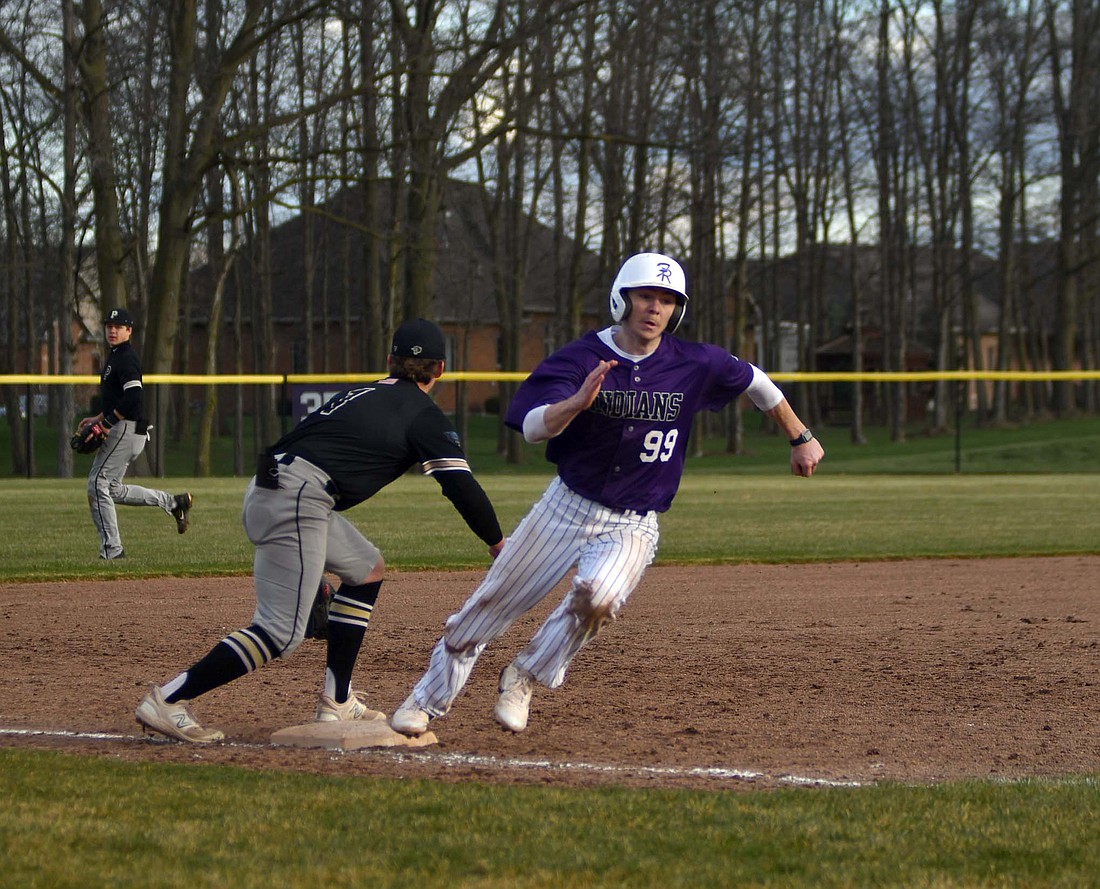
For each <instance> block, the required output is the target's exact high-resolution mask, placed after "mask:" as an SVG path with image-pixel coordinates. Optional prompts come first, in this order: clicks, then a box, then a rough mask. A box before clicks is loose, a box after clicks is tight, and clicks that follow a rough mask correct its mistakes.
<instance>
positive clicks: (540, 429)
mask: <svg viewBox="0 0 1100 889" xmlns="http://www.w3.org/2000/svg"><path fill="white" fill-rule="evenodd" d="M549 406H550V405H548V404H540V405H539V406H538V407H533V408H531V410H529V411H528V412H527V416H525V417H524V418H523V438H524V440H525V441H527V442H529V443H530V444H535V443H536V442H540V441H546V440H547V439H548V438H551V435H550V430H549V429H547V428H546V421H545V420H544V419H543V416H544V415H545V413H546V409H547V408H548V407H549Z"/></svg>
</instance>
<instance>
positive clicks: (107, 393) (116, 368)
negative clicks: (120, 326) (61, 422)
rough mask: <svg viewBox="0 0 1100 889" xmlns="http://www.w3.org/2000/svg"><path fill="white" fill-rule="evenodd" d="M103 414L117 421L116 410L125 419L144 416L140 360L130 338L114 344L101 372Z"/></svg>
mask: <svg viewBox="0 0 1100 889" xmlns="http://www.w3.org/2000/svg"><path fill="white" fill-rule="evenodd" d="M99 397H100V401H101V402H102V406H103V416H104V417H106V418H107V419H108V420H109V421H111V422H114V421H115V419H116V415H115V412H116V411H117V412H118V414H119V415H121V416H122V417H123V418H124V419H126V420H140V419H141V361H140V360H139V359H138V354H137V350H136V349H135V348H134V347H133V345H131V343H130V341H129V340H126V341H125V342H123V343H119V344H118V345H117V346H114V347H113V348H112V349H111V351H110V353H109V354H108V355H107V364H106V366H105V367H104V368H103V373H101V374H100V376H99Z"/></svg>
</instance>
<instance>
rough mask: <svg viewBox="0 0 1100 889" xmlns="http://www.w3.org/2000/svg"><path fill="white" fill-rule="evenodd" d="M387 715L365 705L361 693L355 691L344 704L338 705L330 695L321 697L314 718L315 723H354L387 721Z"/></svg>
mask: <svg viewBox="0 0 1100 889" xmlns="http://www.w3.org/2000/svg"><path fill="white" fill-rule="evenodd" d="M385 718H386V714H385V713H383V712H381V711H380V710H372V709H371V708H370V707H368V706H367V705H366V704H365V703H363V699H362V696H361V693H360V692H357V691H353V692H352V693H351V694H349V695H348V699H347V700H346V701H344V703H342V704H337V703H336V701H334V700H333V699H332V698H330V697H329V696H328V695H321V697H320V700H319V701H318V702H317V713H316V715H315V716H314V717H313V721H314V722H352V721H354V720H362V721H365V722H369V721H372V720H376V719H385Z"/></svg>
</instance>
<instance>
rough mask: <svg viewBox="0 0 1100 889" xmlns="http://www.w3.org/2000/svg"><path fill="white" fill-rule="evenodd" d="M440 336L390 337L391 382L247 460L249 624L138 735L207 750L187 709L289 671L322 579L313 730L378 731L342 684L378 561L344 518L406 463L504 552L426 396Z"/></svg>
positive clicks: (370, 600) (182, 683) (166, 690)
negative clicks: (321, 663)
mask: <svg viewBox="0 0 1100 889" xmlns="http://www.w3.org/2000/svg"><path fill="white" fill-rule="evenodd" d="M444 357H445V350H444V341H443V332H442V331H441V330H440V329H439V328H438V327H437V326H436V325H435V324H432V323H431V322H430V321H425V320H423V319H418V320H415V321H406V322H405V323H404V324H402V325H401V326H400V327H399V328H398V329H397V331H396V332H395V333H394V336H393V348H392V351H391V355H390V359H389V361H390V375H389V377H388V378H386V379H382V380H378V381H376V382H373V383H368V384H365V385H363V386H357V387H354V388H351V389H347V390H345V391H343V392H341V393H339V394H337V395H336V396H334V397H333V398H332V399H330V400H329V401H328V402H327V403H326V404H324V405H322V406H321V407H320V408H318V409H317V410H316V411H314V412H313V413H312V414H310V415H309V416H308V417H306V418H305V419H304V420H302V422H301V423H299V424H298V425H297V426H296V427H295V428H294V429H292V430H291V431H290V432H289V433H288V434H286V435H284V436H283V437H282V438H281V439H280V440H279V441H278V442H276V443H275V444H274V445H273V446H272V447H271V448H268V450H267V451H265V452H264V453H263V454H261V455H260V460H259V465H258V466H257V471H256V477H255V478H253V479H252V481H251V482H249V485H248V490H247V491H246V492H245V496H244V512H243V515H242V521H243V523H244V528H245V532H246V533H247V534H248V539H249V540H250V541H251V542H252V543H253V545H254V546H255V547H256V553H255V560H254V564H253V573H254V576H255V584H256V611H255V613H254V614H253V616H252V623H251V624H250V625H249V626H247V627H245V628H244V629H241V630H237V631H236V632H234V633H230V634H229V635H228V636H226V637H225V638H224V639H222V640H221V641H220V642H218V644H217V645H215V646H214V648H213V649H212V650H211V651H210V653H209V654H207V655H206V657H204V658H203V659H202V660H200V661H199V662H198V663H196V664H195V665H194V666H192V667H190V668H189V669H188V670H186V671H185V672H183V673H180V674H179V675H178V676H176V678H174V679H172V680H171V681H170V682H167V683H165V684H164V685H161V686H153V687H152V688H151V689H150V690H149V693H148V694H146V696H145V697H144V698H143V699H142V701H141V704H140V705H139V706H138V708H137V713H136V716H137V720H138V722H139V723H141V724H142V725H143V726H145V727H146V728H149V729H152V730H153V731H156V732H159V733H160V734H163V735H167V736H169V737H172V738H177V739H179V740H181V741H191V742H199V743H203V742H208V741H217V740H220V739H221V738H222V737H224V736H223V734H222V733H221V732H220V731H216V730H211V729H205V728H203V727H202V726H201V725H200V724H199V722H198V721H197V720H196V719H195V716H194V714H193V713H192V712H191V709H190V706H189V704H188V702H189V701H191V700H194V699H195V698H197V697H198V696H199V695H202V694H205V693H206V692H208V691H210V690H211V689H214V688H217V687H219V686H221V685H225V684H226V683H228V682H231V681H232V680H234V679H237V678H239V677H241V676H244V675H245V674H247V673H250V672H252V671H253V670H255V669H257V668H258V667H261V666H262V665H263V664H266V663H267V662H268V661H270V660H273V659H274V658H277V657H281V658H286V657H288V656H289V655H290V654H291V653H292V652H293V651H294V650H295V649H296V648H297V647H298V645H300V644H301V642H302V639H303V638H304V636H305V632H306V625H307V621H308V619H309V613H310V610H311V606H312V603H313V599H314V596H315V594H316V591H317V587H318V584H319V583H320V582H321V579H322V576H323V574H324V572H325V571H326V570H327V571H330V572H332V573H333V574H336V575H337V576H338V577H339V578H340V580H341V582H342V583H341V585H340V587H339V588H338V589H337V590H336V591H335V593H334V594H333V596H332V600H331V606H330V608H329V622H328V654H327V658H326V667H325V681H324V690H323V691H322V692H321V695H320V701H319V703H318V705H317V711H316V714H315V717H314V718H315V719H316V720H317V721H318V722H327V721H337V720H339V721H343V720H353V719H379V720H384V719H385V718H386V716H385V714H384V713H380V712H378V711H376V710H370V709H368V708H367V707H366V705H365V704H364V703H363V700H362V696H361V695H360V694H359V693H358V692H354V691H352V689H351V674H352V670H353V668H354V666H355V660H356V658H357V657H358V654H359V647H360V645H361V643H362V641H363V634H364V633H365V632H366V629H367V624H368V622H369V621H370V616H371V611H372V610H373V608H374V603H375V601H376V600H377V598H378V591H379V588H380V587H381V586H382V573H383V568H384V563H383V560H382V554H381V553H380V552H379V551H378V549H377V548H376V547H375V546H374V544H372V543H371V542H370V541H369V540H367V539H366V538H365V537H364V536H363V535H362V534H360V533H359V531H358V530H356V528H355V527H354V526H353V525H352V524H351V523H350V522H349V521H348V520H347V519H345V518H343V516H341V515H340V513H341V512H343V511H344V510H346V509H348V508H350V507H352V506H355V505H356V504H357V503H361V502H362V501H364V500H366V499H367V498H368V497H371V496H372V495H373V494H375V493H376V492H377V491H379V490H380V489H381V488H383V487H384V486H386V485H388V484H389V483H390V482H392V481H394V480H395V479H397V478H399V477H400V476H401V475H403V474H404V473H405V472H406V471H407V470H409V469H410V468H411V467H412V466H414V465H416V464H417V463H419V464H420V465H421V467H422V468H423V471H424V473H425V474H426V475H430V476H432V477H433V478H434V479H435V480H436V481H437V482H439V485H440V487H441V488H442V489H443V494H444V495H445V496H446V497H447V498H448V499H449V500H450V501H451V502H452V503H453V504H454V506H455V508H456V509H457V510H458V511H459V513H460V514H461V515H462V517H463V518H464V519H465V520H466V524H468V525H469V526H470V530H472V531H473V532H474V533H475V534H476V535H477V536H478V537H480V538H481V539H482V540H483V541H484V542H485V543H486V545H488V547H489V553H490V555H492V556H493V558H496V556H497V554H498V553H499V552H500V550H501V548H502V547H503V545H504V537H503V535H502V534H501V531H500V524H499V522H498V521H497V517H496V512H495V511H494V509H493V505H492V503H490V502H489V498H488V497H487V496H486V494H485V492H484V491H483V490H482V488H481V485H479V484H478V482H477V480H476V479H475V478H474V476H473V473H472V472H471V471H470V466H469V464H468V463H467V462H466V455H465V453H464V452H463V450H462V445H461V442H460V441H459V437H458V433H457V432H455V429H454V426H452V425H451V422H450V421H449V420H448V419H447V417H446V416H445V415H444V414H443V412H442V411H441V410H440V409H439V407H438V406H437V405H436V403H435V402H434V401H433V400H432V399H431V397H430V396H429V395H428V392H429V391H430V390H431V388H432V386H434V385H435V382H436V380H437V379H439V377H440V376H441V375H442V373H443V364H444V361H443V359H444Z"/></svg>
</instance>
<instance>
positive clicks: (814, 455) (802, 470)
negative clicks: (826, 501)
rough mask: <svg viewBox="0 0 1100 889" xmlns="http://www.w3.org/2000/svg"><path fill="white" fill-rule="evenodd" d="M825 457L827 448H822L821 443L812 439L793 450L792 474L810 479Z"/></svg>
mask: <svg viewBox="0 0 1100 889" xmlns="http://www.w3.org/2000/svg"><path fill="white" fill-rule="evenodd" d="M824 456H825V448H823V447H822V446H821V442H819V441H818V440H817V439H816V438H811V439H810V440H809V441H808V442H806V443H805V444H800V445H798V446H797V447H793V448H791V472H793V473H794V474H795V475H801V476H802V477H804V478H809V477H810V476H811V475H813V474H814V470H815V469H817V464H818V463H820V462H821V460H822V458H824Z"/></svg>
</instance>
